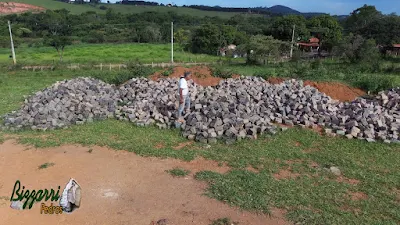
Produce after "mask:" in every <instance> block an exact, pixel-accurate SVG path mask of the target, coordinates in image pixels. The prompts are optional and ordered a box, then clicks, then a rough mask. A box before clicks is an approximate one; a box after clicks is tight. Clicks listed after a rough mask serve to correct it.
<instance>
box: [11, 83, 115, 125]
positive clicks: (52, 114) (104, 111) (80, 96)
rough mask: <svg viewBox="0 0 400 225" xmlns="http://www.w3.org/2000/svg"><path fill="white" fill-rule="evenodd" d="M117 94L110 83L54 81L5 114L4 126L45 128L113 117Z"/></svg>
mask: <svg viewBox="0 0 400 225" xmlns="http://www.w3.org/2000/svg"><path fill="white" fill-rule="evenodd" d="M118 99H119V93H118V91H117V90H116V89H115V87H114V86H113V85H109V84H106V83H104V82H102V81H100V80H96V79H92V78H76V79H72V80H66V81H62V82H57V83H56V84H54V85H53V86H51V87H49V88H46V89H44V90H42V91H39V92H37V93H36V94H34V95H32V96H31V97H29V98H28V99H26V100H25V104H24V105H23V107H22V108H21V109H20V110H18V111H16V112H13V113H11V114H8V115H5V116H4V125H5V127H11V128H13V129H15V128H17V129H21V128H31V129H33V130H46V129H54V128H61V127H66V126H69V125H72V124H83V123H84V122H91V121H93V120H95V119H105V118H108V117H113V116H114V112H115V110H116V108H117V100H118Z"/></svg>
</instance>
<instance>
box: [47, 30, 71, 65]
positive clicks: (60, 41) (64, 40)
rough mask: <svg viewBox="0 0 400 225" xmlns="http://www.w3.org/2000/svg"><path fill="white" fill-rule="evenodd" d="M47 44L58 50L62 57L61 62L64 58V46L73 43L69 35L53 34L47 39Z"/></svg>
mask: <svg viewBox="0 0 400 225" xmlns="http://www.w3.org/2000/svg"><path fill="white" fill-rule="evenodd" d="M46 42H47V44H48V45H50V46H52V47H53V48H55V49H56V50H57V53H58V56H59V57H60V62H62V60H63V54H64V48H65V46H67V45H70V44H72V42H71V39H70V38H69V37H67V36H57V35H54V36H51V37H49V38H47V40H46Z"/></svg>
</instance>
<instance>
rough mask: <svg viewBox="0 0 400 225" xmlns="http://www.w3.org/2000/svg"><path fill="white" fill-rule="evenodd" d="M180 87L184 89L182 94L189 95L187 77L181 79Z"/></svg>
mask: <svg viewBox="0 0 400 225" xmlns="http://www.w3.org/2000/svg"><path fill="white" fill-rule="evenodd" d="M179 88H180V89H182V95H187V94H188V93H189V88H188V83H187V81H186V79H185V78H180V79H179Z"/></svg>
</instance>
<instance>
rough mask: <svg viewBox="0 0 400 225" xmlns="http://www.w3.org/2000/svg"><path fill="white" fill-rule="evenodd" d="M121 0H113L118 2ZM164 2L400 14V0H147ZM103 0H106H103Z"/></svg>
mask: <svg viewBox="0 0 400 225" xmlns="http://www.w3.org/2000/svg"><path fill="white" fill-rule="evenodd" d="M116 1H119V0H111V2H116ZM147 1H152V2H158V3H163V4H169V3H171V4H176V5H178V6H181V5H208V6H216V5H218V6H222V7H257V6H262V7H264V6H265V7H271V6H274V5H284V6H288V7H290V8H292V9H295V10H297V11H300V12H322V13H329V14H331V15H348V14H350V12H352V11H353V10H354V9H357V8H359V7H361V6H363V5H364V4H368V5H374V6H376V8H377V9H378V10H379V11H381V12H383V13H385V14H389V13H397V15H400V0H247V1H246V0H202V1H195V0H167V1H165V0H163V1H157V0H147ZM103 2H106V1H105V0H103Z"/></svg>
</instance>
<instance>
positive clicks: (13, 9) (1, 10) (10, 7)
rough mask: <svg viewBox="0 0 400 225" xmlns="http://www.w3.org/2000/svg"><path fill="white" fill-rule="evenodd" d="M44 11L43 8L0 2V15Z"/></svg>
mask: <svg viewBox="0 0 400 225" xmlns="http://www.w3.org/2000/svg"><path fill="white" fill-rule="evenodd" d="M44 10H45V8H42V7H39V6H34V5H29V4H24V3H17V2H0V15H4V14H14V13H24V12H27V11H44Z"/></svg>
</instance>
